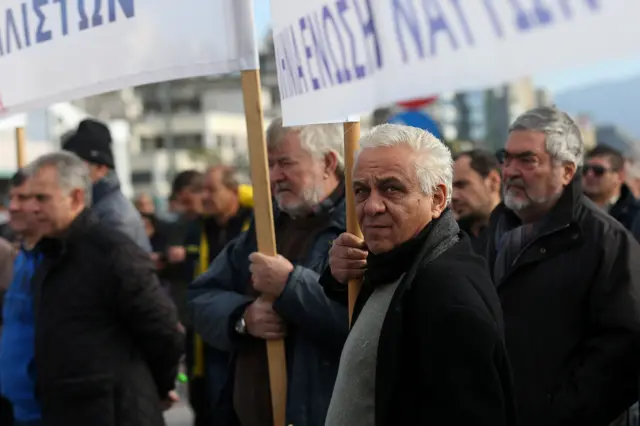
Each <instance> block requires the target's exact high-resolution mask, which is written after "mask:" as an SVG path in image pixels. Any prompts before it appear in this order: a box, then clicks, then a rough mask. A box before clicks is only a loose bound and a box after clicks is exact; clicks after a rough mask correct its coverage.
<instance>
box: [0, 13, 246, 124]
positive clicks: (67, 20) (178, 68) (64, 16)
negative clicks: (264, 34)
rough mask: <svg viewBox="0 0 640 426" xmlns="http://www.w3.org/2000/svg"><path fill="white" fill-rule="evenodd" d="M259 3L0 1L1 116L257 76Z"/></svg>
mask: <svg viewBox="0 0 640 426" xmlns="http://www.w3.org/2000/svg"><path fill="white" fill-rule="evenodd" d="M252 6H253V4H252V0H189V1H177V0H0V116H1V115H7V114H13V113H19V112H24V111H26V110H29V109H33V108H38V107H43V106H46V105H48V104H51V103H54V102H59V101H66V100H70V99H75V98H80V97H84V96H90V95H93V94H97V93H102V92H107V91H112V90H118V89H121V88H124V87H129V86H135V85H141V84H147V83H153V82H157V81H164V80H172V79H178V78H188V77H196V76H202V75H215V74H223V73H229V72H235V71H240V70H247V69H257V68H258V53H257V48H256V43H255V36H254V23H253V8H252Z"/></svg>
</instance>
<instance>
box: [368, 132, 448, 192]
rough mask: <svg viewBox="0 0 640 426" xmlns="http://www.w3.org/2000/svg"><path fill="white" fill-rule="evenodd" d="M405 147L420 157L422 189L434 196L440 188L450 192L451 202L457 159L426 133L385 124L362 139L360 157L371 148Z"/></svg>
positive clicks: (417, 171) (419, 172) (418, 164)
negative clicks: (442, 186) (454, 165)
mask: <svg viewBox="0 0 640 426" xmlns="http://www.w3.org/2000/svg"><path fill="white" fill-rule="evenodd" d="M398 145H405V146H408V147H410V148H411V149H412V150H413V151H414V152H415V153H416V154H417V155H416V162H415V168H416V176H417V178H418V181H419V182H420V188H421V189H422V192H423V193H424V194H426V195H431V194H432V193H433V191H434V190H435V189H436V187H437V186H438V185H444V186H445V187H446V188H447V198H448V199H450V198H451V192H452V187H453V159H452V157H451V151H449V148H448V147H447V146H446V145H445V144H444V143H442V141H441V140H440V139H438V138H436V137H435V136H433V135H432V134H431V133H429V132H427V131H426V130H422V129H418V128H416V127H410V126H402V125H398V124H382V125H380V126H376V127H374V128H373V129H371V130H370V131H369V132H368V133H366V134H365V135H364V136H362V138H360V149H359V150H358V152H357V153H356V161H357V159H358V156H359V155H360V153H361V152H362V151H363V150H365V149H369V148H381V147H393V146H398Z"/></svg>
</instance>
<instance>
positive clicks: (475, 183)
mask: <svg viewBox="0 0 640 426" xmlns="http://www.w3.org/2000/svg"><path fill="white" fill-rule="evenodd" d="M494 173H495V172H494ZM496 174H497V173H496ZM499 185H500V183H499V180H497V179H495V177H494V176H487V177H486V178H483V177H482V176H480V174H479V173H478V172H476V171H475V170H473V168H471V158H470V157H469V156H467V155H462V156H460V157H459V158H458V159H457V160H456V161H455V163H454V164H453V193H452V194H451V208H452V210H453V212H454V213H455V215H456V219H457V220H460V219H463V218H476V217H484V216H487V215H488V214H490V213H491V210H492V208H493V199H494V195H495V193H496V191H497V190H498V188H499Z"/></svg>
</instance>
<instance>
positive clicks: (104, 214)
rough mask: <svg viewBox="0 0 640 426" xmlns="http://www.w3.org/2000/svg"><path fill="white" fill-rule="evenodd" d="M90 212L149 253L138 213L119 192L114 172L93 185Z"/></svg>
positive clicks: (146, 238) (149, 248) (149, 245)
mask: <svg viewBox="0 0 640 426" xmlns="http://www.w3.org/2000/svg"><path fill="white" fill-rule="evenodd" d="M91 210H93V212H94V213H95V214H96V216H98V218H99V219H100V222H102V223H103V224H104V225H105V226H107V227H109V228H111V229H112V230H115V231H118V232H121V233H123V234H124V235H126V236H128V237H129V238H131V239H132V240H133V241H135V243H136V244H138V245H139V246H140V247H141V248H142V249H143V250H145V251H146V252H148V253H151V244H150V243H149V238H148V237H147V233H146V232H145V230H144V224H143V223H142V218H141V217H140V213H138V210H136V208H135V207H134V205H133V204H132V203H131V201H129V200H127V198H126V197H125V196H124V194H123V193H122V191H120V181H119V180H118V176H117V175H116V174H115V172H111V173H109V174H108V175H107V176H106V177H105V178H103V179H101V180H99V181H98V182H96V183H95V184H94V185H93V207H92V208H91Z"/></svg>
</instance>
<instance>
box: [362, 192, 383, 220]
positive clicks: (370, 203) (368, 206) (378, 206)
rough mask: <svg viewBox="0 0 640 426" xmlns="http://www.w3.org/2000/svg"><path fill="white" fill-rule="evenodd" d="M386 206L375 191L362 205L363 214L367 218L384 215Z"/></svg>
mask: <svg viewBox="0 0 640 426" xmlns="http://www.w3.org/2000/svg"><path fill="white" fill-rule="evenodd" d="M385 210H386V206H385V204H384V200H383V199H382V197H380V196H379V195H378V194H377V193H376V192H375V191H372V192H371V195H369V198H367V201H365V205H364V213H365V214H366V215H369V216H375V215H377V214H381V213H384V212H385Z"/></svg>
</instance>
